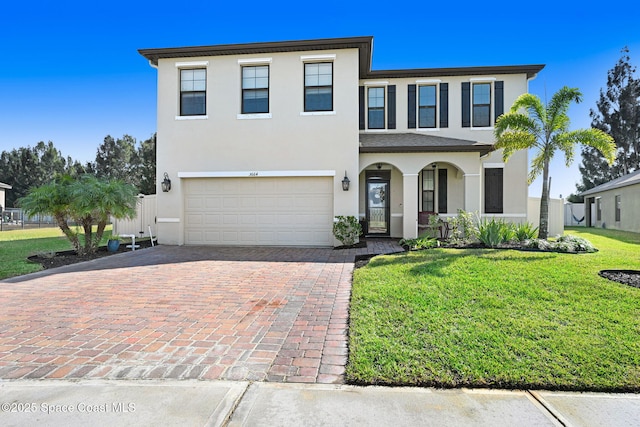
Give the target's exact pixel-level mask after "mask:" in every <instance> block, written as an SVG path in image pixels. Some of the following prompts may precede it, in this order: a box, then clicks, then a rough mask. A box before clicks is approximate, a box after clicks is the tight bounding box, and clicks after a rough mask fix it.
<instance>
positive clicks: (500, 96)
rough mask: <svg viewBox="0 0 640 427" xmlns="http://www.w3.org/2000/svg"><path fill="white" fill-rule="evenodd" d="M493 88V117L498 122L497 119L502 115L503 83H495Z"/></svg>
mask: <svg viewBox="0 0 640 427" xmlns="http://www.w3.org/2000/svg"><path fill="white" fill-rule="evenodd" d="M494 87H495V91H496V107H495V108H496V110H495V113H496V115H495V117H496V120H498V117H500V116H501V115H502V114H503V113H504V82H502V81H498V82H495V84H494Z"/></svg>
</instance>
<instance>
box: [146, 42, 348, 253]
mask: <svg viewBox="0 0 640 427" xmlns="http://www.w3.org/2000/svg"><path fill="white" fill-rule="evenodd" d="M302 55H314V56H316V55H335V59H333V63H334V68H333V84H334V86H333V102H334V113H333V114H328V115H327V114H319V115H302V114H301V113H302V112H303V111H304V105H303V92H304V83H303V78H304V65H303V64H304V63H303V61H302V60H301V56H302ZM265 58H270V63H269V65H270V81H269V111H270V113H271V118H259V119H250V120H246V119H239V118H238V115H239V114H240V111H241V110H240V108H241V65H240V64H239V63H238V60H251V59H265ZM187 61H208V66H207V118H206V119H202V118H198V119H187V120H184V119H182V118H180V119H176V116H178V114H179V93H180V92H179V69H178V68H177V67H176V62H187ZM357 85H358V51H357V50H356V49H343V50H335V51H313V52H295V53H270V54H265V55H256V56H253V55H251V56H248V55H230V56H215V57H198V58H188V59H185V58H179V59H176V60H173V59H161V60H159V63H158V141H157V145H158V155H157V165H158V166H157V170H158V177H157V178H158V183H160V182H161V181H162V178H163V174H164V172H167V173H168V174H169V177H170V178H171V180H172V190H171V191H170V192H169V193H162V191H161V190H160V188H158V199H157V210H158V236H159V239H160V240H161V242H162V243H167V244H182V243H183V234H184V233H183V212H182V208H181V207H182V205H183V203H182V200H183V197H184V195H183V193H182V185H181V179H180V178H178V174H179V173H184V172H235V171H242V172H247V174H248V173H249V172H258V176H259V172H260V171H281V172H286V171H289V172H290V171H309V170H324V171H326V170H330V171H335V177H334V213H335V215H357V214H358V205H357V197H356V195H357V194H358V179H357V176H358V128H357V123H358V109H357V105H358V92H357V90H356V87H357ZM345 171H346V172H347V175H348V176H349V178H350V179H351V186H350V190H349V191H347V192H345V191H343V190H342V186H341V181H342V179H343V177H344V173H345ZM294 176H295V173H294ZM183 179H188V178H183ZM248 179H259V178H248Z"/></svg>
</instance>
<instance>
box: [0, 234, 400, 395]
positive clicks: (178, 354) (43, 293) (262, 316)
mask: <svg viewBox="0 0 640 427" xmlns="http://www.w3.org/2000/svg"><path fill="white" fill-rule="evenodd" d="M369 246H370V248H369V249H364V250H360V252H364V253H367V252H369V253H371V252H377V253H381V252H394V251H396V250H398V249H399V248H398V247H397V246H395V245H393V244H391V243H384V242H383V243H381V242H377V243H375V242H374V243H373V244H372V245H369ZM357 253H359V252H358V250H343V251H340V250H338V251H336V250H332V249H314V248H245V247H243V248H239V247H190V246H182V247H178V246H157V247H155V248H150V249H145V250H140V251H135V252H128V253H124V254H118V255H112V256H109V257H106V258H101V259H97V260H93V261H89V262H85V263H81V264H76V265H72V266H67V267H61V268H58V269H54V270H49V271H43V272H39V273H35V274H31V275H27V276H22V277H16V278H13V279H8V280H5V281H3V282H0V306H1V307H2V311H1V312H0V378H2V379H39V378H49V379H51V378H64V379H76V378H93V379H95V378H102V379H158V378H171V379H226V380H249V381H277V382H309V383H311V382H318V383H341V382H343V378H344V367H345V364H346V360H347V352H348V350H347V322H348V305H349V297H350V292H351V278H352V272H353V260H354V255H356V254H357Z"/></svg>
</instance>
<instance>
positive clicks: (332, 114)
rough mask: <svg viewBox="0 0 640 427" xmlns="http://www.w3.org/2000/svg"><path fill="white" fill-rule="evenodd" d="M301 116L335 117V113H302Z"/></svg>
mask: <svg viewBox="0 0 640 427" xmlns="http://www.w3.org/2000/svg"><path fill="white" fill-rule="evenodd" d="M300 115H301V116H335V115H336V112H335V111H302V112H301V113H300Z"/></svg>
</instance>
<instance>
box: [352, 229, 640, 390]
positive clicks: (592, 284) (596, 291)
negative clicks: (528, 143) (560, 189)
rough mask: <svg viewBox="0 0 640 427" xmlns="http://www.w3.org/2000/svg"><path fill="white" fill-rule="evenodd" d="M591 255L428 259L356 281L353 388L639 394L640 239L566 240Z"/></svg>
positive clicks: (372, 269)
mask: <svg viewBox="0 0 640 427" xmlns="http://www.w3.org/2000/svg"><path fill="white" fill-rule="evenodd" d="M568 232H569V233H571V234H576V235H579V236H581V237H584V238H586V239H588V240H590V241H591V242H592V243H593V244H594V245H595V246H596V247H597V248H598V249H600V251H599V252H597V253H592V254H579V255H575V254H561V253H540V252H520V251H515V250H492V249H463V250H456V249H431V250H427V251H421V252H410V253H406V254H400V255H391V256H380V257H376V258H374V259H372V260H371V262H370V263H369V264H368V265H367V266H366V267H364V268H360V269H357V270H356V271H355V272H354V282H353V295H352V301H351V317H350V329H349V353H350V354H349V362H348V365H347V380H348V381H349V382H351V383H356V384H390V385H424V386H427V385H428V386H437V387H461V386H465V387H499V388H520V389H524V388H526V389H563V390H594V391H595V390H601V391H622V390H625V391H640V289H638V288H632V287H629V286H626V285H622V284H619V283H616V282H611V281H609V280H607V279H603V278H601V277H599V276H598V271H599V270H602V269H633V270H640V234H634V233H625V232H616V231H611V230H599V229H587V230H585V229H579V228H575V229H571V230H569V231H568Z"/></svg>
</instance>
